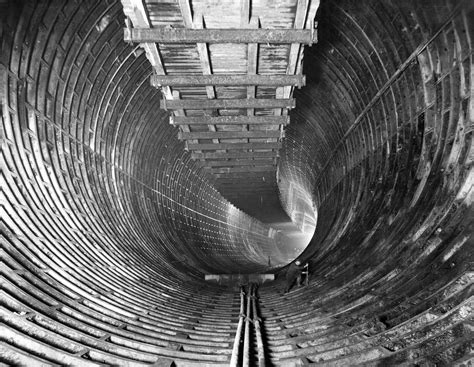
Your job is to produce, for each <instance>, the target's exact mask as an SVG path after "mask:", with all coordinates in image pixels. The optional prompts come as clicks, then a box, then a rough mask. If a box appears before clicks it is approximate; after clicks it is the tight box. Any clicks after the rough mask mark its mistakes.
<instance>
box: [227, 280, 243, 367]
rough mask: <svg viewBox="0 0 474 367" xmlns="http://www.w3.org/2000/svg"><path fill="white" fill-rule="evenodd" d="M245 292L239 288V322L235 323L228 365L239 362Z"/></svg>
mask: <svg viewBox="0 0 474 367" xmlns="http://www.w3.org/2000/svg"><path fill="white" fill-rule="evenodd" d="M244 297H245V292H244V288H243V287H241V288H240V314H239V324H238V325H237V331H236V333H235V339H234V347H233V348H232V356H231V358H230V367H237V366H238V362H239V350H240V339H241V335H242V326H243V323H244V318H245V314H244V312H245V305H244Z"/></svg>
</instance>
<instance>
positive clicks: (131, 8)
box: [122, 0, 172, 99]
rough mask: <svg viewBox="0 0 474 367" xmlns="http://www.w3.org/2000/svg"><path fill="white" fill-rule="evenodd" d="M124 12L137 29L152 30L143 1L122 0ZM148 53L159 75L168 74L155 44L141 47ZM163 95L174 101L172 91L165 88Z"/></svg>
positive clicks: (149, 59)
mask: <svg viewBox="0 0 474 367" xmlns="http://www.w3.org/2000/svg"><path fill="white" fill-rule="evenodd" d="M122 5H123V11H124V13H125V15H126V16H127V17H128V18H129V19H130V20H131V21H132V23H133V25H134V26H135V27H139V28H150V26H151V23H150V21H149V20H148V16H147V12H146V9H145V5H144V4H143V1H142V0H122ZM140 46H141V47H143V49H144V50H145V53H146V57H147V59H148V61H150V64H151V65H152V66H153V68H154V69H155V72H156V73H157V74H166V73H165V69H164V66H163V61H162V59H161V54H160V52H159V50H158V47H157V46H156V44H155V43H144V44H141V45H140ZM162 93H163V95H164V97H165V98H166V99H172V94H171V89H170V88H169V87H164V88H163V89H162Z"/></svg>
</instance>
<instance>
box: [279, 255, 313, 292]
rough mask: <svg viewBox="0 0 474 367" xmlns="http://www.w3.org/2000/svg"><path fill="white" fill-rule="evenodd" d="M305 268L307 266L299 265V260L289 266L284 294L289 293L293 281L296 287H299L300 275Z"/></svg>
mask: <svg viewBox="0 0 474 367" xmlns="http://www.w3.org/2000/svg"><path fill="white" fill-rule="evenodd" d="M306 266H307V264H305V265H301V261H300V260H296V261H294V262H292V263H291V264H290V266H289V268H288V270H287V271H286V288H285V292H284V293H288V292H289V291H290V289H291V287H292V286H293V283H294V282H295V280H296V284H297V285H298V287H300V286H301V278H302V273H303V270H304V268H305V267H306ZM306 276H307V275H306Z"/></svg>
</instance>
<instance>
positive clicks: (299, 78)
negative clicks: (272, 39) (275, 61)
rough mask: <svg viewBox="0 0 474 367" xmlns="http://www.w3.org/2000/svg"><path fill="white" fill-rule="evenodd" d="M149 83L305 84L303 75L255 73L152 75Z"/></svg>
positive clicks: (203, 84)
mask: <svg viewBox="0 0 474 367" xmlns="http://www.w3.org/2000/svg"><path fill="white" fill-rule="evenodd" d="M150 84H151V85H152V86H154V87H161V86H172V87H181V86H206V85H207V86H213V85H214V86H233V85H238V86H254V85H260V86H270V87H273V86H285V85H295V86H298V87H302V86H304V85H306V77H305V75H277V74H273V75H257V74H251V75H249V74H235V75H233V74H225V75H216V74H212V75H152V76H151V77H150Z"/></svg>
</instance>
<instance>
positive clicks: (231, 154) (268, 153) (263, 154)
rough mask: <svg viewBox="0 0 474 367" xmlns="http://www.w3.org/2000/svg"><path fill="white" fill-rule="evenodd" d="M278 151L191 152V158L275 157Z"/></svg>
mask: <svg viewBox="0 0 474 367" xmlns="http://www.w3.org/2000/svg"><path fill="white" fill-rule="evenodd" d="M277 156H278V152H277V151H274V150H270V151H266V152H239V151H232V152H222V153H195V152H193V153H192V154H191V158H193V159H239V158H240V159H242V158H276V157H277Z"/></svg>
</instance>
